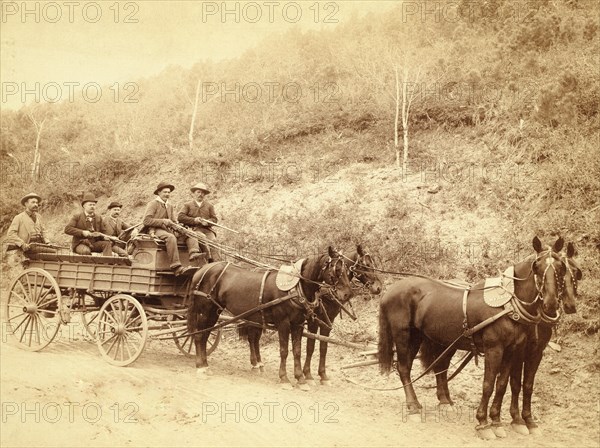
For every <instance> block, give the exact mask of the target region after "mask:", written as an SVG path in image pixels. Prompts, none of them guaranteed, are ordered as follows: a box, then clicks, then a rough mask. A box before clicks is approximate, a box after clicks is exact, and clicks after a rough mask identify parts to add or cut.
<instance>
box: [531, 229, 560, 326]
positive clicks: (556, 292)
mask: <svg viewBox="0 0 600 448" xmlns="http://www.w3.org/2000/svg"><path fill="white" fill-rule="evenodd" d="M563 245H564V240H563V239H562V237H561V238H558V239H557V240H556V241H555V243H554V245H553V246H552V247H550V246H549V247H548V248H546V249H544V248H543V247H542V242H541V241H540V240H539V238H538V237H537V236H536V237H534V238H533V248H534V249H535V252H536V258H535V260H534V261H533V262H532V264H531V271H532V272H533V276H534V280H535V287H536V289H537V292H538V296H537V297H538V298H540V299H541V300H542V312H543V313H544V314H546V315H548V316H553V315H557V312H558V298H559V297H560V295H561V294H562V291H561V290H562V285H563V284H564V278H565V274H566V266H565V263H563V260H562V258H561V257H560V255H559V252H560V251H561V250H562V248H563Z"/></svg>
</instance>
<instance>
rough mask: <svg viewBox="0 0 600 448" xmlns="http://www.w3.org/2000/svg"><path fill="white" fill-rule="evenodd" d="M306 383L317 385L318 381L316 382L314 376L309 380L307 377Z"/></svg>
mask: <svg viewBox="0 0 600 448" xmlns="http://www.w3.org/2000/svg"><path fill="white" fill-rule="evenodd" d="M306 384H308V385H309V386H316V385H317V383H315V380H314V379H312V378H311V379H309V380H308V379H307V380H306Z"/></svg>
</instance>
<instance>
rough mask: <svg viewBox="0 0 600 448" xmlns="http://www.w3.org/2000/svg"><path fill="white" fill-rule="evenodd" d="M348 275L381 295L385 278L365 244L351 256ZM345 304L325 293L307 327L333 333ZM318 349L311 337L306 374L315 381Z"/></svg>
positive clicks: (322, 361) (322, 354)
mask: <svg viewBox="0 0 600 448" xmlns="http://www.w3.org/2000/svg"><path fill="white" fill-rule="evenodd" d="M347 261H348V271H349V272H348V275H349V277H350V280H352V281H356V282H357V283H358V284H359V285H360V286H359V288H360V287H363V288H366V289H368V291H369V292H370V293H371V294H379V293H380V292H381V280H380V279H379V276H378V275H377V274H376V272H375V270H374V268H375V264H374V263H373V257H372V256H371V255H370V254H369V253H367V252H365V251H364V249H363V247H362V245H360V244H359V245H357V246H356V252H355V253H354V254H352V256H351V257H348V259H347ZM341 305H343V303H341V302H340V301H339V300H337V298H335V297H332V296H331V295H330V294H327V293H323V294H321V306H319V308H317V311H316V313H315V317H316V319H308V322H307V329H308V331H309V332H311V333H313V334H317V332H318V333H319V334H320V335H321V336H329V334H330V333H331V329H332V328H331V325H332V324H333V321H334V320H335V318H336V317H337V315H338V314H339V313H340V311H341V310H342V306H341ZM327 346H328V343H327V341H320V342H319V370H318V372H319V377H320V378H321V384H327V383H328V381H329V378H328V376H327V372H326V358H327ZM314 351H315V340H314V339H311V338H307V339H306V359H305V360H304V369H303V373H304V377H305V378H306V380H307V381H308V382H309V383H310V382H314V378H313V376H312V373H311V371H310V363H311V360H312V355H313V353H314Z"/></svg>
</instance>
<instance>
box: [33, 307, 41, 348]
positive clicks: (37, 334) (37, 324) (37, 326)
mask: <svg viewBox="0 0 600 448" xmlns="http://www.w3.org/2000/svg"><path fill="white" fill-rule="evenodd" d="M34 320H35V340H36V341H37V343H38V345H39V344H41V341H40V334H41V331H40V330H41V328H42V322H41V321H40V319H39V316H37V315H35V314H34Z"/></svg>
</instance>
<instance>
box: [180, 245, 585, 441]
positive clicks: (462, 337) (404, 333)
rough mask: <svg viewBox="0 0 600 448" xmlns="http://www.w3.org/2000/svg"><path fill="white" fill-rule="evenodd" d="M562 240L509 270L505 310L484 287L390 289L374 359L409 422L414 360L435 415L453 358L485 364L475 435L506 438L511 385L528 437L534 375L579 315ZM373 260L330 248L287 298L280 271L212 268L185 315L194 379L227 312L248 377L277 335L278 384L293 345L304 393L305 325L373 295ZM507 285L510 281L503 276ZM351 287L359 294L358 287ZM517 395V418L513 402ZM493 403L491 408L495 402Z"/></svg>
mask: <svg viewBox="0 0 600 448" xmlns="http://www.w3.org/2000/svg"><path fill="white" fill-rule="evenodd" d="M563 246H564V241H563V239H562V238H559V239H558V240H557V241H556V242H555V243H554V245H552V246H551V247H550V246H548V247H546V248H544V247H543V245H542V243H541V241H540V240H539V239H538V238H537V237H535V238H534V239H533V249H534V250H535V254H534V255H532V256H530V257H528V258H526V259H525V260H523V261H521V262H519V263H517V264H515V265H514V267H513V270H512V271H510V272H512V274H511V275H510V280H511V281H513V282H514V291H511V292H510V295H511V296H510V301H509V302H507V303H506V304H505V305H504V306H502V307H492V306H489V305H488V304H487V303H486V301H485V300H484V290H485V289H486V288H487V286H486V285H485V284H484V281H481V282H479V283H477V284H475V285H473V286H471V287H470V288H459V287H456V286H453V285H450V284H448V283H445V282H442V281H438V280H433V279H430V278H426V277H423V276H411V277H407V278H404V279H402V280H400V281H398V282H396V283H395V284H393V285H391V286H390V287H389V288H388V289H387V291H386V292H385V294H384V295H383V297H382V298H381V301H380V311H379V345H378V357H379V363H380V368H381V371H382V373H389V371H390V369H391V367H392V364H393V358H394V354H395V355H396V360H397V361H396V362H397V370H398V373H399V376H400V379H401V381H402V384H403V386H404V391H405V394H406V406H407V408H408V411H409V414H410V416H413V417H415V418H417V419H419V420H420V418H421V409H422V407H421V404H420V403H419V401H418V399H417V396H416V394H415V391H414V388H413V383H412V381H411V376H410V373H411V369H412V364H413V361H414V359H415V358H416V356H417V353H419V352H420V353H421V361H422V362H423V364H424V366H425V367H426V368H428V369H431V370H433V371H434V373H435V375H436V384H437V397H438V400H439V402H440V405H442V406H443V405H446V406H452V404H453V402H452V400H451V398H450V392H449V389H448V377H447V370H448V367H449V365H450V361H451V359H452V356H453V355H454V353H455V352H456V351H457V350H468V351H472V352H473V353H474V354H478V353H479V354H483V355H484V360H485V369H484V379H483V390H482V397H481V401H480V404H479V407H478V409H477V413H476V418H477V420H478V423H479V424H478V425H477V427H476V429H477V431H478V433H479V435H480V436H481V437H482V438H484V439H493V438H496V437H505V436H506V433H505V431H504V429H503V428H502V425H501V421H500V409H501V405H502V399H503V396H504V393H505V391H506V388H507V385H508V383H509V382H510V386H511V391H512V399H511V406H510V413H511V416H512V425H513V428H514V429H515V431H517V432H519V433H522V434H526V433H534V432H535V431H536V429H537V425H536V423H535V421H534V419H533V417H532V414H531V396H532V393H533V382H534V379H535V374H536V372H537V369H538V367H539V364H540V362H541V359H542V356H543V351H544V348H545V347H546V345H547V344H548V342H549V341H550V338H551V335H552V328H553V327H554V325H555V324H556V323H557V321H558V320H559V318H560V315H561V311H562V310H564V312H565V313H574V312H575V299H576V295H577V282H578V281H579V280H581V277H582V274H581V270H580V268H579V267H578V266H577V264H576V263H575V261H574V260H573V256H574V253H575V249H574V246H573V244H572V243H569V244H568V245H567V247H566V252H562V250H563ZM377 272H383V271H381V270H379V269H377V268H376V267H375V265H374V263H373V258H372V257H371V256H370V255H369V254H368V253H367V252H366V251H364V250H363V248H362V247H361V246H360V245H359V246H358V247H357V250H356V253H354V254H353V255H352V256H351V257H346V256H344V255H342V254H341V253H340V252H338V251H336V250H335V249H333V248H332V247H330V248H329V250H328V253H327V254H324V255H319V256H312V257H308V258H306V259H305V260H303V261H302V262H301V268H300V271H299V275H298V277H299V280H298V284H297V286H296V289H294V291H295V292H292V291H282V290H281V289H280V288H279V287H278V285H277V282H276V271H268V270H266V271H262V272H261V271H256V270H254V271H251V270H248V269H244V268H241V267H238V266H236V265H231V264H230V263H226V262H217V263H209V264H207V265H205V266H204V267H202V268H201V269H200V270H198V271H197V272H196V273H195V275H194V277H193V279H192V286H193V288H194V294H193V300H192V304H191V306H190V308H189V311H188V331H189V333H190V334H192V335H193V339H194V344H195V347H196V367H197V369H198V372H199V373H200V374H205V373H206V369H207V368H208V362H207V354H206V345H207V340H208V336H209V334H210V330H211V329H212V328H215V324H216V322H217V321H218V318H219V315H220V313H221V312H222V311H223V310H228V311H230V312H231V313H232V314H233V315H234V316H244V319H245V321H246V322H247V324H248V325H249V326H248V327H247V330H246V332H245V334H246V335H247V338H248V342H249V346H250V361H251V364H252V367H253V368H260V369H261V370H262V367H263V364H262V360H261V356H260V348H259V341H260V337H261V334H262V331H263V329H264V328H267V327H268V326H270V328H273V327H274V328H276V329H277V332H278V335H279V347H280V359H281V361H280V367H279V378H280V382H281V383H282V384H283V385H284V387H285V388H291V383H290V381H289V379H288V376H287V371H286V361H287V357H288V346H289V339H290V336H291V340H292V354H293V359H294V377H295V378H296V380H297V383H298V385H299V387H300V388H301V389H304V390H306V389H308V385H307V380H309V381H310V380H312V379H313V378H312V374H311V368H310V363H311V358H312V354H313V351H314V346H315V341H314V340H313V339H309V340H308V342H307V356H306V361H305V364H304V366H303V367H302V365H301V359H300V358H301V340H302V332H303V330H304V324H305V323H307V326H308V330H309V331H310V332H312V333H315V334H316V332H317V330H320V333H321V335H323V336H328V335H329V333H330V331H331V324H332V322H333V320H334V319H335V317H336V316H337V315H338V314H339V313H340V311H341V310H342V309H345V308H344V304H346V303H347V302H348V301H349V300H350V298H351V297H353V296H354V295H355V292H356V290H357V289H358V288H359V287H364V288H366V289H368V290H369V291H370V293H372V294H379V293H380V292H381V289H382V282H381V280H380V278H379V276H378V274H377ZM505 275H507V274H505ZM354 285H357V286H354ZM326 352H327V342H324V341H323V340H322V341H321V343H320V360H319V369H318V374H319V376H320V378H321V382H322V383H326V382H327V381H328V377H327V373H326V366H325V357H326ZM521 388H522V389H523V410H522V414H521V415H519V408H518V400H519V395H520V392H521ZM494 390H495V391H496V395H495V396H494V399H493V401H492V405H491V407H490V412H489V416H490V418H491V423H490V422H488V405H489V401H490V399H491V397H492V393H493V392H494Z"/></svg>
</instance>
